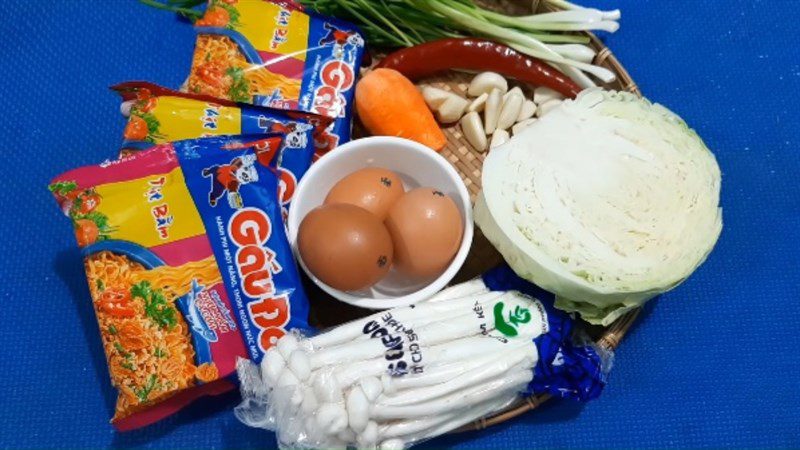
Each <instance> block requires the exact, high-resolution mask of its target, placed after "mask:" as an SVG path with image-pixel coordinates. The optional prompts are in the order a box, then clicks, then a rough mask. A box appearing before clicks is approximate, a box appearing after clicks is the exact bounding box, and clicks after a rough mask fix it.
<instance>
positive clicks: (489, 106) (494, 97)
mask: <svg viewBox="0 0 800 450" xmlns="http://www.w3.org/2000/svg"><path fill="white" fill-rule="evenodd" d="M501 106H502V96H501V93H500V89H492V92H490V93H489V97H488V98H487V99H486V106H484V108H483V126H484V131H485V132H486V134H492V133H494V130H495V128H497V118H498V116H499V115H500V107H501Z"/></svg>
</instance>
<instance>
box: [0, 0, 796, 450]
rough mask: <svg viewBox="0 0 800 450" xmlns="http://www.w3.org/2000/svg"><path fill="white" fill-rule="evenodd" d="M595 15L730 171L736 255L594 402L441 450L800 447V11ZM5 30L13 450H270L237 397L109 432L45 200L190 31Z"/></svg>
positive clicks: (77, 294) (91, 340)
mask: <svg viewBox="0 0 800 450" xmlns="http://www.w3.org/2000/svg"><path fill="white" fill-rule="evenodd" d="M583 3H593V4H595V5H599V6H602V7H607V8H611V7H620V8H622V10H623V19H622V28H621V30H620V31H619V32H618V33H616V34H614V35H612V36H608V37H607V42H608V44H609V45H610V47H611V48H612V49H613V50H614V52H615V53H616V54H617V55H618V56H619V57H620V59H621V60H622V61H623V63H624V64H625V65H626V67H628V68H629V69H630V72H631V74H632V76H633V77H634V79H635V80H636V81H637V82H638V83H639V85H640V87H641V88H642V91H643V92H644V93H645V94H646V95H647V96H648V97H650V98H651V99H653V100H656V101H659V102H662V103H664V104H666V105H667V106H669V107H670V108H672V109H674V110H675V111H676V112H677V113H679V114H680V115H681V116H683V117H684V118H685V119H686V121H687V122H688V123H689V124H691V125H692V126H693V127H694V128H696V129H697V130H698V132H699V133H700V135H701V136H703V137H704V138H705V140H706V142H707V144H708V146H709V147H710V148H711V149H713V150H714V151H715V153H716V155H717V158H718V160H719V164H720V166H721V167H722V172H723V191H722V205H723V207H724V219H725V228H724V230H723V232H722V237H721V239H720V241H719V243H718V245H717V248H716V250H715V251H714V252H713V253H712V254H711V257H710V258H709V259H708V261H707V262H706V263H705V265H703V266H702V267H701V268H700V269H699V270H698V271H697V272H696V273H695V275H694V276H693V277H691V278H690V279H689V280H688V281H687V282H686V283H685V284H683V285H682V286H680V287H679V288H678V289H675V290H674V291H672V292H670V293H668V294H667V295H664V296H662V297H661V298H660V299H659V300H658V301H656V302H653V303H651V304H650V305H649V306H648V308H647V310H646V312H645V314H644V317H643V319H642V320H640V322H639V323H638V325H637V326H636V327H635V328H634V329H633V331H632V332H631V334H630V336H629V337H628V338H627V339H626V340H625V342H623V345H622V347H621V349H620V350H619V352H618V354H617V359H616V366H615V368H614V371H613V373H612V376H611V384H610V385H609V386H608V388H607V389H606V391H605V393H604V395H603V396H602V397H601V398H600V399H599V400H597V401H595V402H593V403H590V404H587V405H585V406H579V405H576V404H572V403H569V402H558V403H552V404H548V405H546V406H544V407H542V408H541V409H540V410H538V411H536V412H534V413H532V414H529V415H526V416H524V417H522V418H520V419H517V420H514V421H513V422H511V423H508V424H504V425H501V426H499V427H497V428H492V429H490V430H487V431H484V432H481V433H469V434H464V435H459V436H450V437H445V438H442V439H439V440H436V441H433V442H431V443H430V444H431V445H435V446H447V447H453V448H476V449H477V448H484V449H501V448H502V449H505V448H520V447H554V446H556V447H563V446H571V447H612V446H614V447H617V446H622V447H632V446H646V447H666V446H670V447H672V446H690V447H700V446H713V447H719V446H748V447H753V446H780V447H800V406H798V405H800V376H799V374H800V352H798V332H800V258H798V254H800V252H798V250H799V249H798V242H800V187H798V186H800V182H798V174H800V155H798V144H800V138H798V129H800V119H799V117H800V115H799V114H798V109H797V108H798V102H799V101H800V47H799V46H798V45H797V40H798V38H800V32H798V29H797V28H796V27H797V23H799V22H800V2H798V1H794V0H771V1H754V0H718V1H711V0H706V1H688V0H687V1H679V2H672V1H664V0H660V1H652V0H651V1H644V0H618V1H610V0H608V1H603V0H594V1H591V2H590V1H588V0H585V1H584V2H583ZM0 17H2V18H3V20H0V42H2V45H0V73H1V74H2V75H3V82H2V83H0V102H2V106H3V109H2V120H0V136H3V144H1V145H0V151H2V156H3V160H2V164H1V165H0V190H2V192H3V194H2V195H1V196H0V205H2V216H1V217H2V219H0V220H2V222H1V225H0V239H2V243H0V246H1V247H0V248H2V255H3V258H2V259H0V294H1V295H0V298H1V299H2V315H1V316H0V317H2V319H3V325H2V327H0V361H2V362H1V363H0V364H2V366H1V367H2V370H0V377H2V378H0V386H2V388H0V389H2V390H1V391H0V392H1V395H2V397H0V398H1V400H0V447H108V446H120V447H142V448H155V447H172V448H175V447H181V448H186V447H208V448H225V447H236V448H244V447H256V446H260V447H271V446H273V445H274V440H273V437H272V436H271V435H270V434H268V433H266V432H263V431H259V430H252V429H248V428H246V427H244V426H243V425H241V424H240V423H239V422H237V420H236V419H235V418H234V416H233V414H232V413H231V411H230V408H231V407H232V406H233V405H234V404H235V402H236V398H235V396H228V397H226V398H223V399H211V400H203V401H200V402H197V403H196V404H195V405H194V406H193V407H191V408H189V409H187V410H185V411H183V412H181V413H179V414H178V415H177V416H174V417H172V418H170V419H168V420H165V421H163V422H161V423H159V424H157V425H155V426H152V427H150V428H147V429H145V430H141V431H135V432H131V433H128V434H117V433H115V432H114V431H113V430H112V428H111V427H110V426H109V425H108V423H107V420H108V417H109V416H110V413H111V410H112V407H113V392H112V390H111V388H110V387H109V382H108V379H107V373H106V369H105V363H104V360H103V358H102V356H101V355H102V349H101V345H100V340H99V338H98V334H97V329H96V325H95V322H94V318H93V316H92V311H91V306H90V304H89V302H88V301H87V298H88V290H87V288H86V285H85V279H84V275H83V269H82V264H81V261H80V259H79V257H78V254H77V252H76V251H75V250H74V239H73V236H72V233H71V227H70V226H69V224H68V222H67V221H66V220H65V219H64V218H63V217H61V216H60V214H59V211H58V209H57V208H56V205H55V203H54V202H53V200H52V199H51V198H50V196H49V194H48V193H47V190H46V188H45V187H46V185H47V182H48V181H49V180H50V178H51V177H53V176H54V175H56V174H58V173H61V172H62V171H64V170H67V169H70V168H73V167H76V166H79V165H84V164H89V163H94V162H99V161H100V160H102V159H105V158H107V157H110V156H113V155H114V153H115V151H116V148H117V144H118V143H119V141H120V133H121V130H122V127H123V121H122V118H121V117H120V116H119V114H118V112H117V111H118V101H117V98H116V97H115V95H113V94H112V93H111V92H109V91H108V90H107V89H106V86H109V85H111V84H113V83H116V82H119V81H123V80H128V79H148V80H152V81H156V82H158V83H161V84H164V85H167V86H177V85H178V84H179V83H180V82H181V81H182V78H183V77H184V76H185V74H186V73H187V69H188V66H189V63H190V58H191V51H192V45H193V35H192V31H191V29H190V27H189V26H188V25H187V24H185V23H181V22H179V21H177V20H176V19H175V18H174V17H173V16H172V15H171V14H169V13H163V12H159V11H155V10H152V9H150V8H147V7H144V6H141V5H139V4H137V3H136V2H135V1H132V0H131V1H123V0H106V1H88V0H86V1H77V0H75V1H66V0H65V1H59V2H50V1H43V0H30V1H6V2H0Z"/></svg>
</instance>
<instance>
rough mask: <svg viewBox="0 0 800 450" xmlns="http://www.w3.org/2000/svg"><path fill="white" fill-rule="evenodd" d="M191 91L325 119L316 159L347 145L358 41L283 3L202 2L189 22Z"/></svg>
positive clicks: (351, 30)
mask: <svg viewBox="0 0 800 450" xmlns="http://www.w3.org/2000/svg"><path fill="white" fill-rule="evenodd" d="M195 26H196V30H197V34H198V36H197V42H196V44H195V50H194V56H193V59H192V68H191V71H190V73H189V78H188V80H187V83H186V90H187V91H188V92H191V93H197V94H206V95H211V96H214V97H218V98H222V99H228V100H233V101H237V102H245V103H252V104H256V105H265V106H272V107H275V108H281V109H292V110H300V111H306V112H310V113H315V114H321V115H324V116H328V117H332V118H334V119H336V120H335V122H334V123H333V124H332V125H331V127H330V128H329V129H328V133H327V134H326V135H325V136H324V139H317V141H316V143H317V146H318V149H319V150H320V151H321V152H322V153H324V152H325V151H328V150H330V149H332V148H333V147H335V146H337V145H339V144H343V143H345V142H347V141H348V140H350V131H351V130H350V127H351V112H350V111H351V109H352V108H351V106H352V101H353V92H354V86H355V81H356V78H357V76H358V70H359V67H360V65H361V58H362V56H363V53H364V38H363V37H362V35H361V32H360V31H358V29H357V28H356V27H355V26H354V25H352V24H349V23H347V22H344V21H341V20H338V19H335V18H330V17H323V16H320V15H318V14H315V13H313V12H308V11H304V10H303V9H302V8H301V7H300V6H298V5H297V4H295V3H293V2H290V1H278V0H209V2H208V8H207V9H206V12H205V14H204V15H203V17H202V18H201V19H199V20H198V21H197V22H196V23H195Z"/></svg>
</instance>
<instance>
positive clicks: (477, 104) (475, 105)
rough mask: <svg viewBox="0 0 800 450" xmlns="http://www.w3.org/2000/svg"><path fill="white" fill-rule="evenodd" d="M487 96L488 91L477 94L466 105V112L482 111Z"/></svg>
mask: <svg viewBox="0 0 800 450" xmlns="http://www.w3.org/2000/svg"><path fill="white" fill-rule="evenodd" d="M487 98H489V93H488V92H484V93H483V94H481V95H479V96H478V97H477V98H476V99H475V100H473V101H472V103H470V104H469V106H467V112H473V111H475V112H481V111H483V107H484V106H485V105H486V99H487Z"/></svg>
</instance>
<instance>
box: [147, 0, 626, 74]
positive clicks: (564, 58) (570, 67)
mask: <svg viewBox="0 0 800 450" xmlns="http://www.w3.org/2000/svg"><path fill="white" fill-rule="evenodd" d="M140 1H141V2H143V3H145V4H148V5H151V6H155V7H158V8H161V9H169V10H172V11H175V12H177V13H179V14H182V15H184V16H185V17H187V18H189V19H191V20H195V19H197V18H198V17H199V16H200V15H201V13H200V12H199V11H198V10H197V9H195V7H196V6H198V5H199V4H200V3H204V1H203V0H140ZM539 1H540V2H544V3H547V4H550V5H552V6H555V7H557V8H558V9H560V11H554V12H545V13H540V14H535V13H534V14H529V15H524V16H511V15H507V14H503V13H501V12H497V11H492V10H490V9H486V8H483V7H481V6H479V5H477V4H476V3H475V2H474V0H299V3H301V4H302V5H303V6H305V7H306V8H309V9H311V10H314V11H317V12H319V13H321V14H324V15H328V16H334V17H339V18H342V19H346V20H349V21H351V22H353V23H355V24H357V25H358V26H359V27H360V28H361V30H362V31H363V32H364V34H365V35H366V38H367V41H368V42H369V43H370V44H371V45H373V46H377V47H389V48H393V47H413V46H414V45H418V44H421V43H423V42H427V41H432V40H436V39H442V38H451V37H468V36H479V37H485V38H487V39H491V40H494V41H497V42H501V43H503V44H506V45H508V46H509V47H512V48H514V49H515V50H517V51H519V52H521V53H524V54H526V55H530V56H533V57H535V58H539V59H541V60H544V61H547V62H548V63H550V64H552V65H554V66H556V67H557V68H558V69H560V70H561V71H563V72H564V73H565V74H567V75H568V76H570V77H571V78H573V80H575V81H576V82H577V83H578V84H580V85H581V86H583V87H590V86H594V85H595V81H594V79H593V78H591V77H589V76H588V75H592V76H593V77H595V78H596V79H599V80H600V81H602V82H604V83H609V82H611V81H613V80H614V78H615V75H614V73H613V72H611V71H610V70H608V69H605V68H603V67H600V66H596V65H593V64H592V63H591V62H592V60H593V59H594V56H595V52H594V50H592V49H591V48H589V47H588V46H587V45H586V44H588V43H589V38H588V37H586V36H582V35H579V34H576V32H579V31H606V32H610V33H613V32H615V31H616V30H617V29H618V28H619V23H618V22H617V21H618V20H619V18H620V13H619V10H613V11H600V10H598V9H594V8H585V7H582V6H579V5H576V4H574V3H571V2H568V1H565V0H539ZM537 3H538V2H534V5H536V4H537ZM534 9H535V8H534ZM587 74H588V75H587Z"/></svg>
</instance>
